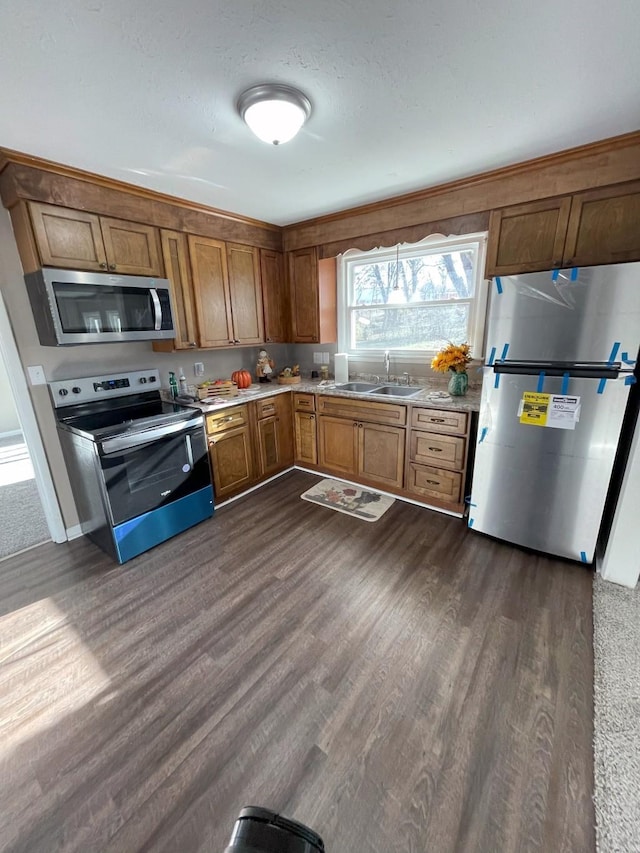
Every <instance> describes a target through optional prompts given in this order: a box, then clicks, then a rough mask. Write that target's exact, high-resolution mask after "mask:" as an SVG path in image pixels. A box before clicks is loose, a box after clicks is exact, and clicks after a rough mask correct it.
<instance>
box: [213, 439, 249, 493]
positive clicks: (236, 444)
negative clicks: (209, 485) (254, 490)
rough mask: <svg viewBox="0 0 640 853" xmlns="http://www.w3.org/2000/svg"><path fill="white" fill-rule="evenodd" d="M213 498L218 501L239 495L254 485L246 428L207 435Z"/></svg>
mask: <svg viewBox="0 0 640 853" xmlns="http://www.w3.org/2000/svg"><path fill="white" fill-rule="evenodd" d="M209 452H210V455H211V468H212V470H213V483H214V488H215V495H216V498H217V499H218V500H222V499H223V498H225V497H229V496H230V495H234V494H236V492H241V491H243V490H244V489H247V488H249V486H250V485H251V484H252V483H253V482H254V479H255V478H254V473H253V456H252V453H251V434H250V431H249V427H248V426H241V427H237V428H236V429H230V430H226V431H225V432H221V433H219V434H218V435H213V436H209Z"/></svg>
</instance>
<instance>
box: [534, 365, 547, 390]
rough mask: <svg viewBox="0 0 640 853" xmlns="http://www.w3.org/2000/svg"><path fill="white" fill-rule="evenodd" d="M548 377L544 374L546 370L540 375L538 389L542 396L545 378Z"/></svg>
mask: <svg viewBox="0 0 640 853" xmlns="http://www.w3.org/2000/svg"><path fill="white" fill-rule="evenodd" d="M546 375H547V374H546V373H545V372H544V370H541V371H540V373H539V374H538V387H537V388H536V391H537V392H538V394H542V389H543V388H544V378H545V376H546Z"/></svg>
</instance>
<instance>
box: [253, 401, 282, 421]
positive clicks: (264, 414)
mask: <svg viewBox="0 0 640 853" xmlns="http://www.w3.org/2000/svg"><path fill="white" fill-rule="evenodd" d="M256 407H257V409H258V418H270V417H272V416H273V415H276V414H277V413H278V405H277V403H276V401H275V400H273V399H271V400H258V401H257V403H256Z"/></svg>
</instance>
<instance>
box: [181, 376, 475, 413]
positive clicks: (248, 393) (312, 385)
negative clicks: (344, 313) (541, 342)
mask: <svg viewBox="0 0 640 853" xmlns="http://www.w3.org/2000/svg"><path fill="white" fill-rule="evenodd" d="M381 384H382V383H381ZM415 387H416V389H417V388H420V389H421V390H420V391H419V393H417V394H416V395H415V396H413V397H401V396H398V397H396V396H393V395H392V394H385V395H384V396H381V395H380V394H358V393H355V392H354V391H342V390H341V388H340V385H333V384H331V383H329V384H326V385H321V384H320V382H319V381H318V380H314V381H311V380H308V381H305V380H302V381H301V382H300V384H299V385H277V384H276V383H275V382H271V383H268V384H267V383H265V384H261V385H252V386H251V387H250V388H246V389H242V390H239V391H238V396H237V397H223V398H217V399H216V401H215V402H213V403H208V402H207V403H204V402H202V403H194V404H193V405H194V406H197V407H198V408H199V409H201V410H202V411H203V412H207V413H208V412H214V411H217V410H218V409H224V408H228V407H229V406H237V405H238V404H240V403H246V402H247V401H248V400H260V399H264V398H265V397H271V396H273V395H274V394H286V393H288V392H289V391H304V392H305V393H311V394H329V395H331V396H337V397H351V398H352V399H354V400H375V401H376V402H378V403H379V402H381V401H384V402H387V403H407V404H409V403H411V404H414V405H415V404H416V403H417V404H419V405H420V406H427V407H430V408H434V409H456V410H458V411H465V412H477V411H479V410H480V394H481V389H480V388H470V389H469V390H468V391H467V393H466V394H465V396H464V397H449V395H448V394H447V395H446V396H445V397H441V396H437V395H439V394H442V393H443V386H442V383H437V382H430V381H429V380H428V379H427V380H425V381H424V382H421V383H420V385H416V386H415Z"/></svg>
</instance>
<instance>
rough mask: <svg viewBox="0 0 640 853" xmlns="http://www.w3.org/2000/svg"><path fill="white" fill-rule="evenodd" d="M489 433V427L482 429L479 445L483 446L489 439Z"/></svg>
mask: <svg viewBox="0 0 640 853" xmlns="http://www.w3.org/2000/svg"><path fill="white" fill-rule="evenodd" d="M488 432H489V427H482V429H481V430H480V440H479V441H478V444H482V442H483V441H484V440H485V438H486V437H487V433H488Z"/></svg>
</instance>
